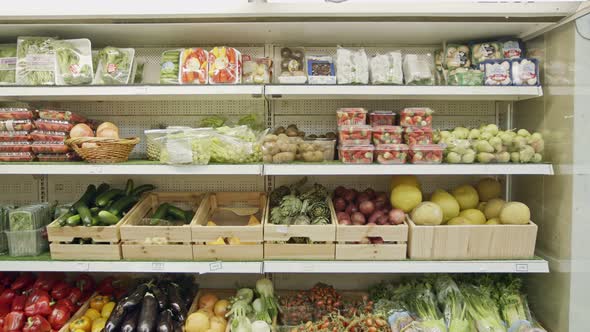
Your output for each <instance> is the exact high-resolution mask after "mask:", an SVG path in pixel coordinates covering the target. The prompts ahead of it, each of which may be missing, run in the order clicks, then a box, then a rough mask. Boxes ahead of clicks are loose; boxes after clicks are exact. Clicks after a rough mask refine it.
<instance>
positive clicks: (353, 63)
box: [336, 46, 369, 84]
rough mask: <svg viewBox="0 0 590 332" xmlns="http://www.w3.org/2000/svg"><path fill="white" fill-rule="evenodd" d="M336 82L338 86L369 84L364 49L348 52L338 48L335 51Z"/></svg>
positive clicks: (367, 65) (367, 61)
mask: <svg viewBox="0 0 590 332" xmlns="http://www.w3.org/2000/svg"><path fill="white" fill-rule="evenodd" d="M336 80H337V81H338V84H368V83H369V59H368V57H367V53H365V49H364V48H361V49H358V50H350V49H347V48H343V47H340V46H339V47H338V50H337V51H336Z"/></svg>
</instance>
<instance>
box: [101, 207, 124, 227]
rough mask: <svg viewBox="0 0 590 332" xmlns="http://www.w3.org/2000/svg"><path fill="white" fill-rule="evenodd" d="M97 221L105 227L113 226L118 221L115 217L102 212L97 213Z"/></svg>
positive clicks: (107, 212)
mask: <svg viewBox="0 0 590 332" xmlns="http://www.w3.org/2000/svg"><path fill="white" fill-rule="evenodd" d="M98 219H100V221H101V222H102V223H103V224H105V225H114V224H116V223H118V222H119V220H120V219H119V217H117V216H116V215H114V214H112V213H110V212H109V211H104V210H103V211H100V212H99V213H98Z"/></svg>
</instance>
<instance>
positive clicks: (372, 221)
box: [369, 211, 385, 223]
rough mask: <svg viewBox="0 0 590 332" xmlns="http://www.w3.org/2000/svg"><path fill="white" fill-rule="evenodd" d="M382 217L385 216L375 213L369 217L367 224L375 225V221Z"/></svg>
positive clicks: (379, 212) (378, 212) (381, 213)
mask: <svg viewBox="0 0 590 332" xmlns="http://www.w3.org/2000/svg"><path fill="white" fill-rule="evenodd" d="M383 215H385V214H384V213H383V212H381V211H375V212H373V214H371V216H370V217H369V222H370V223H377V220H378V219H379V217H381V216H383Z"/></svg>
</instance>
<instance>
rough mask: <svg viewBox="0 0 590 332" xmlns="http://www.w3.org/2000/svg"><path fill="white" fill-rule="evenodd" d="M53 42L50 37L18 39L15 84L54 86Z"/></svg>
mask: <svg viewBox="0 0 590 332" xmlns="http://www.w3.org/2000/svg"><path fill="white" fill-rule="evenodd" d="M54 41H55V40H54V39H53V38H50V37H18V40H17V47H16V58H17V59H16V84H19V85H54V84H55V49H54V45H53V44H54Z"/></svg>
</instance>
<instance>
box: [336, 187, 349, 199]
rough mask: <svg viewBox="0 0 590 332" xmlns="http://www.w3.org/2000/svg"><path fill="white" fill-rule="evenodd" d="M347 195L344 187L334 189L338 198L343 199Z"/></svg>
mask: <svg viewBox="0 0 590 332" xmlns="http://www.w3.org/2000/svg"><path fill="white" fill-rule="evenodd" d="M345 193H346V188H344V187H343V186H338V187H336V189H334V195H335V196H336V197H342V196H344V194H345Z"/></svg>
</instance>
